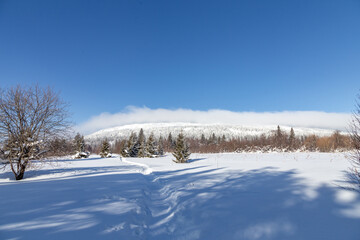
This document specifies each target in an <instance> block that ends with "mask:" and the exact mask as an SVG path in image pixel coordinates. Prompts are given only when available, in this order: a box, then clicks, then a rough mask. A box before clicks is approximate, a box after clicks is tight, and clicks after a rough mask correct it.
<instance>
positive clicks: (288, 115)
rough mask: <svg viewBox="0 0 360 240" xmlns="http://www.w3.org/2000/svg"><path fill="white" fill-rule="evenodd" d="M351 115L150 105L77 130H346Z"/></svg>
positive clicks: (107, 116)
mask: <svg viewBox="0 0 360 240" xmlns="http://www.w3.org/2000/svg"><path fill="white" fill-rule="evenodd" d="M350 119H351V114H348V113H327V112H318V111H284V112H232V111H228V110H221V109H212V110H208V111H197V110H191V109H175V110H169V109H161V108H159V109H150V108H146V107H143V108H139V107H127V108H126V109H125V110H124V111H122V112H119V113H114V114H111V113H102V114H100V115H98V116H94V117H92V118H90V119H89V120H88V121H86V122H84V123H82V124H80V125H78V126H77V127H76V130H77V131H79V132H81V133H83V134H89V133H93V132H95V131H98V130H101V129H105V128H110V127H117V126H122V125H127V124H135V123H159V122H164V123H168V122H187V123H222V124H237V125H250V126H257V125H283V126H291V127H309V128H325V129H334V130H335V129H338V130H346V128H347V127H348V125H349V122H350Z"/></svg>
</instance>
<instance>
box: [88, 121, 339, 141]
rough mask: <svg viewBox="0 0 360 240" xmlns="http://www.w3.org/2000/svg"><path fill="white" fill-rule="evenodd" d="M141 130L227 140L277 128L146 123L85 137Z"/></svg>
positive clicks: (304, 131)
mask: <svg viewBox="0 0 360 240" xmlns="http://www.w3.org/2000/svg"><path fill="white" fill-rule="evenodd" d="M141 128H143V130H144V133H145V134H146V135H149V134H150V133H154V135H155V137H160V136H162V137H165V138H166V137H167V136H168V135H169V133H170V132H171V133H172V135H173V137H176V136H177V135H178V134H179V133H180V132H181V131H182V132H183V133H184V135H185V136H187V137H195V138H200V137H201V134H204V135H205V137H209V136H211V135H212V134H213V133H215V135H216V136H218V137H221V136H222V135H225V137H226V138H228V139H231V138H237V137H245V136H260V135H261V134H265V135H269V134H271V133H272V132H273V131H274V130H276V128H277V126H275V125H274V126H243V125H235V124H233V125H230V124H200V123H144V124H131V125H125V126H119V127H114V128H107V129H103V130H100V131H97V132H95V133H92V134H90V135H87V136H85V139H86V140H87V141H88V142H89V141H90V142H93V141H94V142H95V141H98V140H101V139H104V138H107V139H108V140H109V141H114V140H116V139H121V138H128V137H129V136H130V134H131V133H132V132H135V133H138V132H139V131H140V129H141ZM281 129H282V130H284V131H287V132H288V133H289V132H290V129H291V127H288V126H281ZM294 132H295V134H296V135H297V136H307V135H311V134H316V135H318V136H329V135H331V134H332V133H333V132H334V130H332V129H317V128H294Z"/></svg>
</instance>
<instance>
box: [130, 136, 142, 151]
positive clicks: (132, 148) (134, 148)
mask: <svg viewBox="0 0 360 240" xmlns="http://www.w3.org/2000/svg"><path fill="white" fill-rule="evenodd" d="M129 140H130V141H131V142H130V152H129V157H137V156H138V153H139V148H140V144H139V141H138V137H137V135H136V133H132V136H130V139H129Z"/></svg>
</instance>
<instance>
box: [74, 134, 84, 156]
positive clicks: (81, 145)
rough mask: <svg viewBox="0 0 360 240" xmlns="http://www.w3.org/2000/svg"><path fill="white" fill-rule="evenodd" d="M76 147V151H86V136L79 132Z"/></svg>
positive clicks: (75, 140) (76, 137)
mask: <svg viewBox="0 0 360 240" xmlns="http://www.w3.org/2000/svg"><path fill="white" fill-rule="evenodd" d="M74 148H75V151H76V152H78V153H79V152H85V140H84V136H82V135H80V133H77V134H76V136H75V137H74Z"/></svg>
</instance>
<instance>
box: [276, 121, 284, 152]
mask: <svg viewBox="0 0 360 240" xmlns="http://www.w3.org/2000/svg"><path fill="white" fill-rule="evenodd" d="M275 144H276V147H282V145H283V133H282V131H281V129H280V126H279V125H278V126H277V130H276V133H275Z"/></svg>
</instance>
